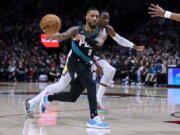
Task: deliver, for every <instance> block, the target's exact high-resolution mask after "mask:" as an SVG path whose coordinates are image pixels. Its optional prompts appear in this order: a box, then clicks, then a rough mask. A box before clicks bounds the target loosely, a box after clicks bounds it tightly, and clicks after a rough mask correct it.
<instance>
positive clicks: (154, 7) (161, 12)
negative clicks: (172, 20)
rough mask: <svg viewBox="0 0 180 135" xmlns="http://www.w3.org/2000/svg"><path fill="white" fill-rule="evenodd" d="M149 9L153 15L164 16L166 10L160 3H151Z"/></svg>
mask: <svg viewBox="0 0 180 135" xmlns="http://www.w3.org/2000/svg"><path fill="white" fill-rule="evenodd" d="M149 10H150V12H148V13H149V14H150V15H151V17H164V13H165V10H164V9H163V8H161V7H160V6H158V5H154V4H151V6H150V7H149Z"/></svg>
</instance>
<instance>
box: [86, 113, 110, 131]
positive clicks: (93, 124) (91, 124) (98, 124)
mask: <svg viewBox="0 0 180 135" xmlns="http://www.w3.org/2000/svg"><path fill="white" fill-rule="evenodd" d="M87 127H88V128H100V129H108V128H110V126H109V125H108V124H106V123H103V122H102V121H101V119H100V118H99V116H96V117H94V118H93V119H90V120H88V122H87Z"/></svg>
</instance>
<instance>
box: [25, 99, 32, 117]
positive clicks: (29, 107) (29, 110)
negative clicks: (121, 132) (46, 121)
mask: <svg viewBox="0 0 180 135" xmlns="http://www.w3.org/2000/svg"><path fill="white" fill-rule="evenodd" d="M29 100H30V99H26V100H24V102H23V106H24V113H25V114H26V116H28V117H30V118H33V112H34V109H35V104H34V103H31V104H30V103H29Z"/></svg>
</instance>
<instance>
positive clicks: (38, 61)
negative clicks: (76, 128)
mask: <svg viewBox="0 0 180 135" xmlns="http://www.w3.org/2000/svg"><path fill="white" fill-rule="evenodd" d="M146 1H147V0H146ZM146 1H144V3H142V0H139V3H137V5H139V6H137V5H136V6H137V7H130V6H129V5H128V3H127V2H125V1H123V2H122V4H121V5H120V6H119V7H118V8H117V7H116V6H115V5H113V4H112V3H110V2H109V4H107V6H106V7H103V6H102V5H103V2H104V1H100V0H97V1H96V3H95V5H96V7H99V8H100V9H106V10H108V11H109V12H110V13H111V15H112V16H111V24H112V26H113V27H114V28H115V30H116V31H117V32H118V33H119V34H120V35H121V36H123V37H125V38H128V39H129V40H131V41H133V42H134V43H135V44H137V45H144V46H145V48H146V50H145V51H144V52H136V51H135V50H133V49H129V48H123V47H121V46H119V45H117V44H116V42H114V41H112V40H111V39H108V40H107V42H106V43H105V45H104V47H103V48H102V49H101V50H99V51H98V52H97V55H99V56H101V57H102V58H104V59H107V61H109V63H111V65H113V66H114V67H115V68H116V69H117V72H116V74H115V77H114V82H115V83H120V84H132V85H135V84H136V85H151V86H164V85H166V82H167V79H166V78H167V77H166V76H167V67H168V66H174V67H177V66H179V65H180V52H179V51H180V50H179V39H180V37H179V36H180V25H179V24H178V23H175V22H173V21H169V20H165V19H160V18H157V19H147V15H145V14H144V12H143V11H144V9H145V8H147V6H148V3H146ZM23 2H24V3H23ZM89 3H91V4H90V5H93V2H92V1H90V0H85V1H84V0H80V1H77V2H73V1H71V0H69V1H65V0H62V1H56V2H54V1H53V2H49V4H48V7H46V8H44V6H45V5H46V2H44V1H42V0H39V1H35V0H34V1H31V4H29V3H28V2H27V3H26V2H25V1H22V2H20V3H17V1H16V0H15V1H9V3H8V4H6V3H2V5H3V4H4V5H3V7H2V8H0V15H1V18H2V20H3V21H1V23H0V29H1V31H0V81H57V80H58V78H59V77H60V76H61V72H62V69H63V67H64V65H65V60H66V56H67V53H68V50H69V49H70V47H68V44H69V41H67V42H64V43H62V46H61V49H59V52H57V51H56V53H52V51H51V52H50V51H49V50H48V49H45V48H44V47H43V46H42V45H41V44H40V42H39V37H40V33H41V32H40V30H39V20H40V18H41V17H42V16H43V15H44V14H47V13H55V14H57V15H60V16H61V19H62V23H63V24H62V31H64V30H65V29H67V28H69V27H70V26H73V25H80V24H82V23H83V20H82V18H83V16H84V14H85V11H86V9H87V7H89V6H88V5H89ZM114 3H115V1H114ZM81 4H82V5H84V7H82V9H80V8H73V7H77V5H81ZM30 5H31V6H30ZM131 5H132V4H131ZM60 7H68V8H67V9H65V8H60ZM113 7H114V8H113ZM7 8H8V9H12V8H13V10H7ZM27 9H28V10H27ZM29 9H31V12H29ZM45 9H46V10H45ZM69 9H72V10H71V11H70V10H69ZM120 9H121V10H120ZM80 10H81V11H80ZM135 14H136V16H135ZM137 18H138V19H137ZM142 24H143V25H142ZM133 31H135V32H134V33H132V32H133Z"/></svg>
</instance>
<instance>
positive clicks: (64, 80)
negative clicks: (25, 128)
mask: <svg viewBox="0 0 180 135" xmlns="http://www.w3.org/2000/svg"><path fill="white" fill-rule="evenodd" d="M109 19H110V17H109V13H107V12H102V13H101V15H100V19H99V20H100V21H99V27H101V32H102V34H101V40H102V41H101V42H102V43H103V42H104V41H105V40H106V38H107V31H109V32H108V33H110V35H111V36H112V37H113V39H114V40H115V41H116V42H117V43H118V44H120V45H122V46H125V47H131V48H134V49H136V50H137V51H143V50H144V47H143V46H136V45H134V44H133V43H131V42H130V41H128V40H126V39H124V38H123V37H121V36H119V35H118V34H117V33H115V32H114V30H113V28H112V27H111V26H107V27H106V29H104V28H105V26H106V25H107V24H108V23H109ZM50 39H56V40H59V37H58V34H55V35H53V36H52V37H50ZM96 59H97V60H99V61H98V63H100V65H103V66H102V68H103V72H104V74H103V77H102V78H101V81H100V82H101V83H100V84H101V85H100V87H99V89H98V93H97V100H98V110H99V111H100V112H104V113H105V112H107V110H106V109H104V107H103V106H102V97H103V95H104V93H105V91H106V89H107V87H108V85H109V84H110V82H111V81H112V79H113V77H114V74H115V71H116V70H115V68H114V67H112V66H111V65H110V64H109V63H108V62H106V61H105V60H103V59H100V58H98V57H96ZM70 81H71V77H70V75H69V73H68V71H67V66H65V68H64V70H63V74H62V76H61V78H60V80H59V81H58V82H57V83H55V84H52V85H49V86H48V87H46V88H45V89H44V91H46V92H48V93H49V95H52V94H54V93H58V92H60V91H62V90H63V89H65V88H66V87H67V86H68V85H69V83H70ZM46 92H44V93H46ZM42 95H43V92H41V93H40V94H38V95H37V96H35V97H34V98H33V99H31V100H26V101H25V103H26V104H25V106H26V107H25V113H26V114H27V115H29V116H31V115H32V113H33V111H34V106H35V104H37V103H38V102H39V101H40V99H41V97H42Z"/></svg>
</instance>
